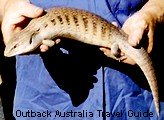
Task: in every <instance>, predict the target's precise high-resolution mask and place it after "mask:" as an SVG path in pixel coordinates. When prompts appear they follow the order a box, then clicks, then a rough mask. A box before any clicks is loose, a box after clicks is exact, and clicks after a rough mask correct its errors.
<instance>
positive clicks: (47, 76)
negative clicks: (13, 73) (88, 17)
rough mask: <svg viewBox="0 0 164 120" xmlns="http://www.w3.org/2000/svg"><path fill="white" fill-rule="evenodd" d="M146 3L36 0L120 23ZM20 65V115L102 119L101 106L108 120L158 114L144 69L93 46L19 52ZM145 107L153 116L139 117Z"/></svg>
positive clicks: (33, 119) (151, 119)
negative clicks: (37, 52) (143, 84)
mask: <svg viewBox="0 0 164 120" xmlns="http://www.w3.org/2000/svg"><path fill="white" fill-rule="evenodd" d="M145 2H146V1H144V0H143V1H142V0H136V1H131V0H115V1H112V0H111V1H109V0H101V1H99V0H81V1H80V0H40V1H39V0H31V3H33V4H35V5H37V6H40V7H42V8H44V9H48V8H51V7H54V6H66V7H75V8H81V9H85V10H89V11H91V12H94V13H96V14H98V15H100V16H102V17H103V18H105V19H106V20H108V21H110V22H111V21H116V22H117V23H118V24H119V26H120V27H121V26H122V24H123V23H124V22H125V20H126V19H127V18H128V17H129V16H130V15H132V14H133V13H134V12H136V11H137V10H138V9H140V8H141V7H142V6H143V5H144V4H145ZM88 56H89V57H88ZM16 69H17V87H16V93H15V100H14V116H15V117H16V119H17V120H26V119H30V120H45V119H46V120H54V119H56V120H63V119H66V120H103V113H102V111H104V113H106V119H107V120H109V119H110V120H130V119H133V120H155V119H156V117H157V116H156V112H155V108H154V103H153V100H152V94H151V92H149V91H148V90H146V89H144V88H142V87H141V86H140V84H139V83H138V82H137V80H136V78H137V79H139V81H144V78H143V77H142V74H141V73H140V72H139V73H136V71H139V69H138V68H137V67H136V68H135V69H137V70H134V66H133V67H132V66H128V65H124V64H119V63H117V62H114V61H112V60H108V59H107V58H106V57H105V56H104V55H103V54H102V52H100V51H99V50H97V49H96V48H95V47H94V46H89V45H85V44H82V43H78V42H72V41H69V40H63V42H61V43H60V44H59V45H56V46H54V47H53V48H51V49H50V50H49V51H48V52H46V53H42V54H31V55H23V56H17V65H16ZM136 74H137V75H136ZM131 78H132V79H131ZM144 83H146V84H147V82H146V81H145V82H144ZM143 112H150V113H152V114H153V115H151V116H146V117H145V116H142V115H141V116H138V113H141V114H142V113H143ZM28 113H29V114H28ZM41 113H42V115H41ZM112 114H113V115H112ZM39 115H40V116H39ZM43 115H45V116H43ZM161 119H162V118H161Z"/></svg>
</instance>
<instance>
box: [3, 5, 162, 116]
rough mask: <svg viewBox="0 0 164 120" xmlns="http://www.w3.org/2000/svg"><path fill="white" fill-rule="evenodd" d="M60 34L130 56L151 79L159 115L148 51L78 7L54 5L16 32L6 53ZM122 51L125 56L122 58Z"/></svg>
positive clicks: (29, 47) (26, 48)
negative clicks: (135, 45)
mask: <svg viewBox="0 0 164 120" xmlns="http://www.w3.org/2000/svg"><path fill="white" fill-rule="evenodd" d="M56 37H66V38H71V39H73V40H77V41H80V42H83V43H86V44H91V45H96V46H100V47H105V48H109V49H110V50H111V52H110V53H109V54H108V55H107V56H108V57H111V58H113V59H115V60H123V59H124V57H125V56H128V57H130V58H131V61H133V62H134V64H137V65H138V66H139V67H140V68H141V70H142V71H143V73H144V75H145V76H146V78H147V81H148V84H149V86H150V89H151V91H152V95H153V99H154V103H155V108H156V112H157V115H158V116H159V95H158V85H157V78H156V75H155V70H154V68H153V63H152V61H151V59H150V57H149V55H148V53H147V52H146V51H145V50H144V49H143V48H142V47H141V48H137V49H136V48H133V47H132V46H131V45H130V44H129V43H128V42H127V35H126V34H125V33H124V32H123V31H122V30H120V29H118V28H117V27H115V26H114V25H112V24H111V23H109V22H107V21H106V20H105V19H103V18H101V17H100V16H98V15H96V14H93V13H90V12H88V11H85V10H81V9H75V8H66V7H54V8H51V9H49V10H47V11H46V14H45V15H43V16H41V17H39V18H35V19H33V20H31V21H30V23H29V24H28V25H27V27H25V28H24V29H22V30H21V31H20V32H18V33H15V34H13V36H12V37H11V39H10V40H9V42H8V43H7V45H6V48H5V51H4V55H5V56H7V57H11V56H14V55H18V54H24V53H28V52H31V51H33V50H35V49H36V48H37V47H38V46H40V45H41V44H42V42H43V40H47V41H48V42H49V40H52V39H54V38H56ZM49 44H51V42H50V43H49ZM119 50H120V51H121V52H123V53H124V54H125V56H121V57H120V56H119V57H118V54H119Z"/></svg>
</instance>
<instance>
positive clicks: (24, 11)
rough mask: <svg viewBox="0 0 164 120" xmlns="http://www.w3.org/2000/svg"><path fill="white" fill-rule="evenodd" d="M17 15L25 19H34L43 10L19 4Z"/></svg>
mask: <svg viewBox="0 0 164 120" xmlns="http://www.w3.org/2000/svg"><path fill="white" fill-rule="evenodd" d="M18 13H19V15H23V16H25V17H29V18H35V17H38V16H40V15H41V14H42V13H43V9H42V8H40V7H37V6H35V5H33V4H31V3H29V2H20V5H19V9H18Z"/></svg>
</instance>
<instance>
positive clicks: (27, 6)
mask: <svg viewBox="0 0 164 120" xmlns="http://www.w3.org/2000/svg"><path fill="white" fill-rule="evenodd" d="M3 11H4V12H3V20H2V27H1V29H2V33H3V39H4V43H5V44H7V43H8V41H9V39H10V37H11V36H12V34H13V33H15V32H18V31H20V30H21V29H22V28H23V27H25V25H27V24H28V21H27V20H28V18H35V17H39V16H41V15H42V13H43V9H42V8H39V7H37V6H35V5H32V4H31V3H30V2H29V0H14V1H13V0H7V1H6V4H5V5H4V8H3ZM58 41H59V40H58ZM40 50H41V52H45V51H47V50H48V45H47V44H46V42H45V44H44V41H43V45H41V46H40Z"/></svg>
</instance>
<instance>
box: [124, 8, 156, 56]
mask: <svg viewBox="0 0 164 120" xmlns="http://www.w3.org/2000/svg"><path fill="white" fill-rule="evenodd" d="M156 22H157V21H156V20H155V19H154V17H153V16H152V15H150V14H145V13H143V12H140V11H139V12H136V13H135V14H134V15H132V16H131V17H129V18H128V19H127V20H126V21H125V23H124V24H123V27H122V29H123V31H124V32H125V33H127V34H128V42H129V43H130V44H131V45H132V46H133V47H137V46H138V45H140V43H141V42H142V40H146V39H143V37H144V36H146V38H147V41H146V42H147V46H142V47H144V48H145V49H146V50H147V52H148V53H151V51H152V48H153V42H154V41H153V40H154V30H155V26H156ZM143 42H145V41H143Z"/></svg>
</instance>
